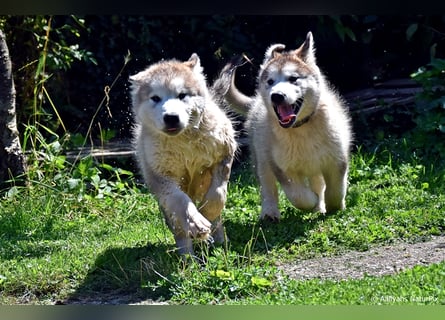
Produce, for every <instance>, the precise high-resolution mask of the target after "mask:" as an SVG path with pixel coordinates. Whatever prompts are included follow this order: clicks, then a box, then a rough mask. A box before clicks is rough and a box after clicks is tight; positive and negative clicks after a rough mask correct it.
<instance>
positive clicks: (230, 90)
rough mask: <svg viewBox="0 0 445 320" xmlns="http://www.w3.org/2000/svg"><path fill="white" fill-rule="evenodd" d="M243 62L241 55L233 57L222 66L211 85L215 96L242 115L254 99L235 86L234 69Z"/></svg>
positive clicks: (247, 110) (246, 111)
mask: <svg viewBox="0 0 445 320" xmlns="http://www.w3.org/2000/svg"><path fill="white" fill-rule="evenodd" d="M244 63H245V62H244V58H243V56H242V55H239V56H236V57H234V58H233V59H232V60H231V61H230V62H228V63H227V64H226V65H225V66H224V68H223V69H222V70H221V72H220V73H219V76H218V78H217V79H216V80H215V82H214V83H213V86H212V89H213V91H214V93H215V94H216V95H217V96H219V97H222V98H223V99H224V100H225V101H226V102H227V103H228V104H229V106H230V107H231V108H232V109H233V110H234V111H235V112H237V113H239V114H242V115H246V114H247V113H248V112H249V109H250V106H251V105H252V102H253V100H254V99H253V98H251V97H249V96H246V95H245V94H244V93H242V92H241V91H239V90H238V88H237V87H236V86H235V73H236V69H237V68H238V67H239V66H241V65H243V64H244Z"/></svg>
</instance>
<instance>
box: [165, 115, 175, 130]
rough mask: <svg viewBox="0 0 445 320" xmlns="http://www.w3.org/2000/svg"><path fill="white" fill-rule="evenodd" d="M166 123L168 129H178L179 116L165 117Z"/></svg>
mask: <svg viewBox="0 0 445 320" xmlns="http://www.w3.org/2000/svg"><path fill="white" fill-rule="evenodd" d="M164 123H165V124H166V125H167V127H168V128H177V127H178V124H179V116H178V115H176V114H166V115H164Z"/></svg>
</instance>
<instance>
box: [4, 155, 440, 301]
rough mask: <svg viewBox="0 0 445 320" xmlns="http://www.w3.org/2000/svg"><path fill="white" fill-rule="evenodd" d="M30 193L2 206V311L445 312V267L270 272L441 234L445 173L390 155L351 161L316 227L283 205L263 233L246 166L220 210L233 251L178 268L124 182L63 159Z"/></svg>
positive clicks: (157, 225)
mask: <svg viewBox="0 0 445 320" xmlns="http://www.w3.org/2000/svg"><path fill="white" fill-rule="evenodd" d="M32 168H33V169H32V170H33V171H32V173H31V174H30V180H31V182H30V185H29V186H28V187H26V188H25V187H14V188H12V189H10V190H7V191H6V192H4V193H3V194H2V195H1V199H0V303H2V304H15V303H31V304H49V303H54V302H55V301H58V300H60V301H63V300H65V299H71V300H76V299H85V298H87V297H90V298H91V297H94V298H97V299H98V300H100V298H101V297H103V296H108V295H110V294H113V295H116V296H119V295H129V294H130V295H131V296H133V297H134V299H135V300H137V299H153V300H156V301H168V302H169V303H172V304H365V305H374V304H402V305H403V304H445V262H442V263H439V264H434V265H430V266H423V267H420V266H419V267H415V268H413V269H411V270H407V271H404V272H401V273H399V274H397V275H394V276H384V277H371V276H367V277H365V278H363V279H360V280H342V281H334V280H320V279H311V280H299V281H297V280H292V279H290V278H288V277H287V276H286V275H284V274H283V273H281V272H279V271H278V270H277V267H276V264H277V262H286V261H291V260H293V259H297V258H299V259H302V258H311V257H316V256H321V255H335V254H341V252H343V251H345V250H360V251H366V250H368V249H369V248H370V247H371V246H378V245H383V244H391V243H392V242H394V241H399V240H403V241H422V240H424V239H428V237H430V236H431V235H442V234H444V230H445V168H444V167H443V166H440V165H438V164H435V163H431V162H430V163H428V162H426V161H425V162H424V161H422V159H419V158H416V157H415V156H408V157H407V156H401V155H400V154H398V153H397V152H395V151H393V152H389V151H387V149H383V151H379V152H376V153H368V152H365V151H362V150H357V151H355V152H354V153H353V156H352V159H351V170H350V178H349V182H350V185H349V191H348V196H347V209H346V210H345V211H343V212H339V213H336V214H333V215H328V216H322V215H320V214H318V213H306V212H301V211H298V210H297V209H295V208H293V207H292V206H291V205H290V203H289V202H288V201H287V200H286V199H285V196H284V194H282V193H281V194H280V197H281V200H280V205H281V209H282V221H281V222H280V223H278V224H271V223H260V222H259V221H258V213H259V209H260V207H259V203H260V202H259V192H258V186H257V184H256V182H255V179H254V177H253V175H252V172H251V169H250V166H249V164H248V163H247V162H242V163H241V164H238V165H237V166H236V167H235V168H234V169H233V174H232V178H231V182H230V185H229V196H228V201H227V204H226V209H225V211H224V221H225V225H226V232H227V235H228V237H229V238H230V242H229V243H228V244H227V245H226V246H224V247H216V248H213V249H212V250H211V252H209V251H208V250H207V248H206V247H201V246H197V248H196V250H197V252H198V253H199V254H200V255H201V256H202V257H203V259H205V260H206V263H205V265H201V264H198V263H191V264H189V265H187V266H184V265H183V264H182V263H180V260H179V259H178V256H177V255H176V253H175V251H174V250H175V245H174V240H173V236H172V235H171V233H170V231H169V230H168V229H167V227H166V225H165V223H164V220H163V218H162V216H161V213H160V212H159V210H158V206H157V203H156V200H155V199H154V197H153V196H152V195H150V194H148V193H147V192H146V190H144V188H142V187H141V186H140V185H138V184H137V183H135V180H136V179H135V177H134V176H133V175H132V174H131V172H128V171H125V170H121V169H117V168H114V167H111V166H109V165H99V164H96V163H94V162H93V161H92V160H91V159H88V158H87V159H83V160H82V161H81V162H79V163H77V164H75V165H74V166H71V165H69V164H67V163H66V162H65V159H64V157H63V156H60V155H57V154H56V155H55V156H53V157H47V158H46V160H45V161H44V163H43V164H42V163H41V162H39V163H37V162H35V163H34V166H32Z"/></svg>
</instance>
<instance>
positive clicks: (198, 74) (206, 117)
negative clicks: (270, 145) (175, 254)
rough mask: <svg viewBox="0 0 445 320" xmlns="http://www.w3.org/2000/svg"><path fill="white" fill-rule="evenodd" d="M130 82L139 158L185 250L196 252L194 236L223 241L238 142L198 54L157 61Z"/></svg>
mask: <svg viewBox="0 0 445 320" xmlns="http://www.w3.org/2000/svg"><path fill="white" fill-rule="evenodd" d="M129 80H130V82H131V85H132V87H131V88H132V89H131V96H132V104H133V112H134V115H135V120H136V126H135V130H134V145H135V149H136V154H137V160H138V163H139V166H140V169H141V171H142V174H143V176H144V180H145V182H146V184H147V186H148V188H149V190H150V191H151V192H152V193H153V194H154V195H155V196H156V198H157V200H158V202H159V206H160V208H161V210H162V212H163V214H164V217H165V220H166V222H167V224H168V226H169V228H170V230H171V231H172V233H173V235H174V238H175V241H176V245H177V248H178V251H179V253H180V254H182V255H185V254H193V243H192V240H193V239H201V240H212V239H214V240H215V241H216V242H223V241H224V237H225V235H224V227H223V225H222V222H221V219H220V214H221V211H222V210H223V208H224V205H225V201H226V195H227V183H228V180H229V176H230V171H231V165H232V162H233V158H234V154H235V151H236V148H237V144H236V141H235V132H234V130H233V127H232V123H231V121H230V119H229V118H228V117H227V116H226V114H225V112H224V111H223V110H222V109H221V108H220V107H219V106H218V105H217V104H216V103H215V99H214V98H213V95H212V93H211V92H210V90H209V89H208V87H207V84H206V79H205V75H204V73H203V69H202V67H201V64H200V59H199V57H198V55H196V54H192V56H191V57H190V59H189V60H188V61H185V62H182V61H178V60H175V59H172V60H163V61H160V62H157V63H155V64H153V65H151V66H149V67H148V68H147V69H146V70H144V71H142V72H139V73H138V74H136V75H133V76H130V79H129Z"/></svg>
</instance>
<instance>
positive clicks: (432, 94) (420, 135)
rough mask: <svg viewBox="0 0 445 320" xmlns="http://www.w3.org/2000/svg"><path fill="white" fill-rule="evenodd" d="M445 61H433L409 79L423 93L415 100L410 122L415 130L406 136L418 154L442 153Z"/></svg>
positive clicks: (444, 147) (444, 123) (436, 154)
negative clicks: (413, 123)
mask: <svg viewBox="0 0 445 320" xmlns="http://www.w3.org/2000/svg"><path fill="white" fill-rule="evenodd" d="M444 70H445V60H444V59H433V60H432V61H431V62H430V63H429V64H428V65H427V66H425V67H421V68H419V70H418V71H417V72H415V73H413V74H412V75H411V76H412V78H413V79H414V80H416V81H418V82H419V83H420V84H421V85H422V87H423V92H422V93H420V94H419V95H418V97H417V99H416V108H415V109H414V114H413V121H414V122H415V124H416V127H415V129H414V130H413V131H412V132H410V133H409V135H408V136H409V139H410V141H411V143H412V146H413V148H415V149H417V150H418V152H419V153H421V154H426V153H431V154H432V155H434V156H440V155H443V154H444V152H445V71H444Z"/></svg>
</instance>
